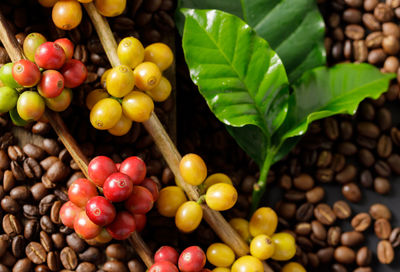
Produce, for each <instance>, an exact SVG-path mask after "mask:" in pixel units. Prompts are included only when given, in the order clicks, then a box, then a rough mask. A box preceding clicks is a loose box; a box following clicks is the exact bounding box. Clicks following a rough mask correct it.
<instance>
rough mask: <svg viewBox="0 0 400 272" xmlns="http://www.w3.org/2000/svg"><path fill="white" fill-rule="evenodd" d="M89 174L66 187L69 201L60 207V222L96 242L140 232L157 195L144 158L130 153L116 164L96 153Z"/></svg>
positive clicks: (154, 183)
mask: <svg viewBox="0 0 400 272" xmlns="http://www.w3.org/2000/svg"><path fill="white" fill-rule="evenodd" d="M88 173H89V178H90V180H91V181H90V180H88V179H84V178H80V179H77V180H76V181H74V182H73V183H72V184H71V186H70V187H69V189H68V198H69V201H68V202H66V203H65V204H64V205H63V206H62V208H61V210H60V217H61V220H62V222H63V224H64V225H66V226H68V227H70V228H73V229H74V230H75V232H76V233H77V234H78V235H80V236H81V237H82V238H83V239H85V240H91V239H94V241H95V242H99V243H105V242H108V241H110V240H111V239H112V238H114V239H117V240H124V239H127V238H128V237H129V236H130V235H131V234H132V233H133V232H134V231H141V230H142V229H143V228H144V227H145V225H146V213H147V212H149V211H150V210H151V208H152V207H153V203H154V201H155V200H156V199H157V197H158V194H159V191H158V190H159V189H158V184H157V183H156V182H155V181H153V180H152V179H150V178H146V165H145V163H144V162H143V160H142V159H140V158H139V157H136V156H132V157H129V158H127V159H125V160H124V161H123V162H122V163H121V164H115V163H114V162H113V161H112V160H111V159H110V158H108V157H105V156H98V157H95V158H94V159H93V160H92V161H91V162H90V163H89V166H88ZM96 186H97V187H96ZM99 192H101V193H102V194H103V195H99Z"/></svg>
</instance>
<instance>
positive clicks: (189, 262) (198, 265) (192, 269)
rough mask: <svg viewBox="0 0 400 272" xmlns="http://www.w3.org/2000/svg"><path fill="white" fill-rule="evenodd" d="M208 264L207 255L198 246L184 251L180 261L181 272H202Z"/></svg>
mask: <svg viewBox="0 0 400 272" xmlns="http://www.w3.org/2000/svg"><path fill="white" fill-rule="evenodd" d="M205 264H206V254H204V251H203V250H202V249H201V248H200V247H198V246H191V247H188V248H186V249H185V250H184V251H182V253H181V255H180V256H179V260H178V267H179V270H180V271H182V272H197V271H200V270H201V269H202V268H203V267H204V265H205Z"/></svg>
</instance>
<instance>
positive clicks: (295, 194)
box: [284, 190, 306, 202]
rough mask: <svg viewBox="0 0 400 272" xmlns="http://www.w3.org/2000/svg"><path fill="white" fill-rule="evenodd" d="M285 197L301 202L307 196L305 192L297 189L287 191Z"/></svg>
mask: <svg viewBox="0 0 400 272" xmlns="http://www.w3.org/2000/svg"><path fill="white" fill-rule="evenodd" d="M284 196H285V198H286V199H287V200H289V201H291V202H300V201H303V200H304V199H305V198H306V195H305V193H304V192H300V191H296V190H289V191H287V192H286V193H285V195H284Z"/></svg>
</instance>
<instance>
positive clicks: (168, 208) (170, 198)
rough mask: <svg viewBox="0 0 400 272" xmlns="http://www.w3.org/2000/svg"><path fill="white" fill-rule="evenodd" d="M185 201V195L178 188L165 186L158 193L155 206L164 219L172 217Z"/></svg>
mask: <svg viewBox="0 0 400 272" xmlns="http://www.w3.org/2000/svg"><path fill="white" fill-rule="evenodd" d="M186 201H187V199H186V195H185V193H184V192H183V190H182V189H181V188H179V187H178V186H167V187H165V188H163V189H162V190H161V191H160V194H159V196H158V199H157V202H156V206H157V210H158V212H159V213H160V214H161V215H162V216H165V217H174V216H175V214H176V211H177V210H178V209H179V207H180V206H181V205H182V204H183V203H185V202H186Z"/></svg>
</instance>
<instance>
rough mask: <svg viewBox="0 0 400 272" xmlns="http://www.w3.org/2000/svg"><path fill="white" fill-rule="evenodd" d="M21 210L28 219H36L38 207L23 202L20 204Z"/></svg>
mask: <svg viewBox="0 0 400 272" xmlns="http://www.w3.org/2000/svg"><path fill="white" fill-rule="evenodd" d="M22 210H23V211H24V216H25V217H26V218H28V219H36V218H38V217H39V216H40V214H39V209H38V207H37V206H35V205H30V204H25V205H24V206H22Z"/></svg>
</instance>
